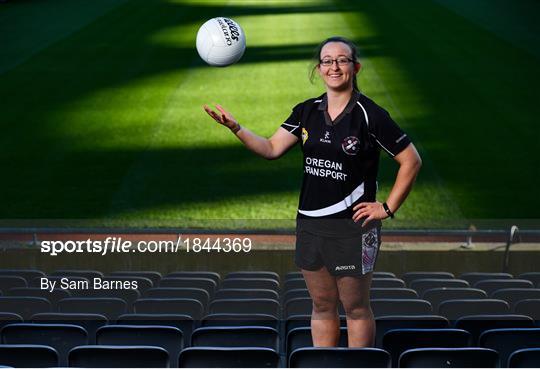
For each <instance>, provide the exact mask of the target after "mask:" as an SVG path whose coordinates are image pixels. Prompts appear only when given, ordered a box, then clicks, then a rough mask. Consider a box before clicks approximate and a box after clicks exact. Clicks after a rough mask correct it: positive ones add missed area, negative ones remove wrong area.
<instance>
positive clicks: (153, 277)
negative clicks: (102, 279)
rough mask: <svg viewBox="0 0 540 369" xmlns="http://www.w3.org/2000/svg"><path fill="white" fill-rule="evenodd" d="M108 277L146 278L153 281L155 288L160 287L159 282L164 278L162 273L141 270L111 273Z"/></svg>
mask: <svg viewBox="0 0 540 369" xmlns="http://www.w3.org/2000/svg"><path fill="white" fill-rule="evenodd" d="M108 276H112V277H124V276H129V277H144V278H148V279H149V280H151V281H152V285H153V286H157V285H159V281H160V280H161V278H162V276H161V273H159V272H155V271H149V270H141V271H128V270H119V271H116V272H112V273H109V274H108Z"/></svg>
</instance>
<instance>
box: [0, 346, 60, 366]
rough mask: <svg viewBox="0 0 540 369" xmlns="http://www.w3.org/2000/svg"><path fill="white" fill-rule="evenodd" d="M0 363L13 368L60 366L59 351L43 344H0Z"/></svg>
mask: <svg viewBox="0 0 540 369" xmlns="http://www.w3.org/2000/svg"><path fill="white" fill-rule="evenodd" d="M0 365H5V366H7V367H13V368H54V367H58V365H59V364H58V352H56V350H55V349H53V348H52V347H49V346H43V345H0Z"/></svg>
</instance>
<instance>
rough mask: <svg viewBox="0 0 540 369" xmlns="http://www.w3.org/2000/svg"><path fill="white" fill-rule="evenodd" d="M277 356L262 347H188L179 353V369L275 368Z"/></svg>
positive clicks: (277, 362) (274, 352) (275, 353)
mask: <svg viewBox="0 0 540 369" xmlns="http://www.w3.org/2000/svg"><path fill="white" fill-rule="evenodd" d="M278 364H279V354H278V353H277V352H276V351H274V350H272V349H269V348H263V347H257V348H255V347H189V348H186V349H184V350H182V352H181V353H180V359H179V367H180V368H277V367H278Z"/></svg>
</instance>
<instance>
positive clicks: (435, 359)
mask: <svg viewBox="0 0 540 369" xmlns="http://www.w3.org/2000/svg"><path fill="white" fill-rule="evenodd" d="M399 367H400V368H498V367H499V354H498V353H497V351H494V350H490V349H485V348H479V347H463V348H419V349H412V350H407V351H405V352H404V353H402V354H401V356H400V358H399Z"/></svg>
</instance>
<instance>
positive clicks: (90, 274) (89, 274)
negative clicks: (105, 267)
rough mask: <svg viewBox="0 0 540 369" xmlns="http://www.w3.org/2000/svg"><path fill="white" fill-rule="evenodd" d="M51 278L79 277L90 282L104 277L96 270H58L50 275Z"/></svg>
mask: <svg viewBox="0 0 540 369" xmlns="http://www.w3.org/2000/svg"><path fill="white" fill-rule="evenodd" d="M50 276H52V277H70V279H71V277H80V278H86V279H88V280H89V281H90V282H92V280H93V279H94V278H103V277H104V275H103V273H101V272H100V271H97V270H76V269H59V270H55V271H54V272H52V273H51V274H50Z"/></svg>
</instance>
